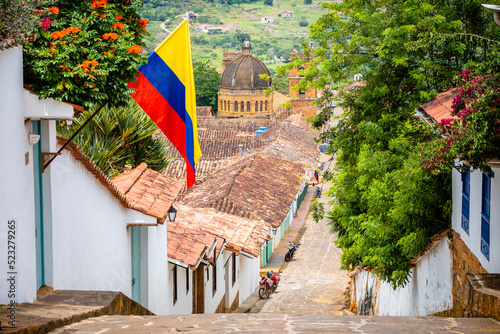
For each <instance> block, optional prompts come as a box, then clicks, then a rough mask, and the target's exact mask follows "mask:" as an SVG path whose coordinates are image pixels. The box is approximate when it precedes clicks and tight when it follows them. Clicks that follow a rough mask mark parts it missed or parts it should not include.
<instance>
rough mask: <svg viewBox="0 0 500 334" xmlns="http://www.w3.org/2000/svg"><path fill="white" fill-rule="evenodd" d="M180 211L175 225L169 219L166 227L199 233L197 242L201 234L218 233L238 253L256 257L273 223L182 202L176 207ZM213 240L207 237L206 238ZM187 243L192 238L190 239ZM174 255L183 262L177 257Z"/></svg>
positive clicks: (196, 234)
mask: <svg viewBox="0 0 500 334" xmlns="http://www.w3.org/2000/svg"><path fill="white" fill-rule="evenodd" d="M177 210H178V213H177V218H176V220H175V223H174V224H175V226H172V228H171V223H170V222H169V223H168V228H167V230H171V231H173V232H180V231H182V233H183V234H184V235H186V236H188V237H191V236H196V238H198V239H196V240H198V241H201V240H202V238H201V234H200V233H209V235H211V236H214V235H215V236H217V237H218V238H219V239H220V240H225V241H226V242H227V244H226V248H227V249H229V250H231V251H233V252H236V253H240V252H241V251H243V252H246V253H248V254H251V255H253V256H255V257H257V256H258V255H259V254H260V250H261V248H262V244H263V243H264V242H265V241H266V239H267V238H268V232H269V229H270V224H268V223H266V222H264V221H262V220H251V219H245V218H241V217H237V216H234V215H230V214H227V213H222V212H217V211H215V210H214V209H207V208H191V207H187V206H182V205H179V206H177ZM174 224H172V225H174ZM203 238H206V237H205V236H204V237H203ZM210 240H211V239H210V238H208V239H206V240H205V241H210ZM186 242H192V241H191V240H187V241H186ZM196 252H197V251H196ZM169 256H170V254H169ZM173 256H177V257H178V255H177V253H172V256H171V257H173ZM173 258H175V259H177V260H179V261H180V259H178V258H176V257H173Z"/></svg>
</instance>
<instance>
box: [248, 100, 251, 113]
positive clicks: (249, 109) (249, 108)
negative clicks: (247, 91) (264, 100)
mask: <svg viewBox="0 0 500 334" xmlns="http://www.w3.org/2000/svg"><path fill="white" fill-rule="evenodd" d="M251 108H252V107H250V101H247V111H251V110H252V109H251Z"/></svg>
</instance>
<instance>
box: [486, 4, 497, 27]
mask: <svg viewBox="0 0 500 334" xmlns="http://www.w3.org/2000/svg"><path fill="white" fill-rule="evenodd" d="M483 7H484V8H486V9H487V10H491V11H492V12H493V18H494V19H495V23H496V24H497V25H499V26H500V6H499V5H488V4H483Z"/></svg>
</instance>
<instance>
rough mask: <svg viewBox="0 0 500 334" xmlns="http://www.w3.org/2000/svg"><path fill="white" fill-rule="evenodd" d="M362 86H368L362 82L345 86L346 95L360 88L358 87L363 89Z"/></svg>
mask: <svg viewBox="0 0 500 334" xmlns="http://www.w3.org/2000/svg"><path fill="white" fill-rule="evenodd" d="M362 86H366V84H365V83H364V82H362V81H354V82H352V83H350V84H349V85H347V86H345V87H344V93H345V92H347V91H348V90H351V89H354V88H358V87H362Z"/></svg>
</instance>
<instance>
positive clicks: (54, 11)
mask: <svg viewBox="0 0 500 334" xmlns="http://www.w3.org/2000/svg"><path fill="white" fill-rule="evenodd" d="M49 10H50V11H51V12H52V14H55V15H57V14H59V8H57V7H53V6H52V7H49Z"/></svg>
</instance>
